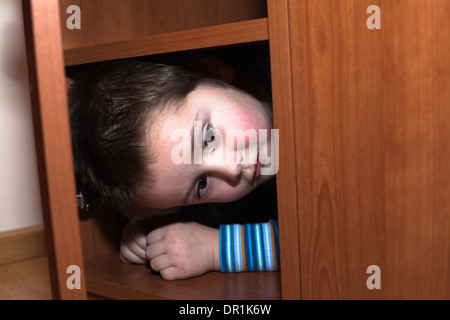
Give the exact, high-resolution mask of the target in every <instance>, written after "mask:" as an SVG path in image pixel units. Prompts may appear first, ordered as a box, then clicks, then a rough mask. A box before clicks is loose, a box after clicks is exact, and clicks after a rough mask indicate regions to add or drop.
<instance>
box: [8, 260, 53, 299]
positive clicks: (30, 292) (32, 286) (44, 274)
mask: <svg viewBox="0 0 450 320" xmlns="http://www.w3.org/2000/svg"><path fill="white" fill-rule="evenodd" d="M51 298H52V291H51V286H50V276H49V272H48V262H47V257H45V256H43V257H36V258H33V259H29V260H24V261H20V262H15V263H10V264H5V265H0V300H49V299H51Z"/></svg>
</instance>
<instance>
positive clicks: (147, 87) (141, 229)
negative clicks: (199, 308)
mask: <svg viewBox="0 0 450 320" xmlns="http://www.w3.org/2000/svg"><path fill="white" fill-rule="evenodd" d="M69 105H70V116H71V127H72V141H73V152H74V158H75V169H76V175H77V184H78V189H79V190H83V191H86V190H89V192H91V193H97V194H99V195H100V196H101V197H102V198H104V199H105V200H106V201H107V202H109V203H112V204H114V205H115V206H117V207H118V208H120V210H121V212H122V213H124V214H125V215H126V216H128V217H130V218H131V222H130V223H129V225H128V226H127V227H126V229H125V230H124V233H123V239H122V244H121V259H122V261H124V262H129V263H145V262H146V261H147V260H149V261H150V266H151V267H152V269H153V270H155V271H158V272H160V274H161V276H162V277H163V278H164V279H166V280H174V279H184V278H189V277H194V276H198V275H201V274H203V273H205V272H208V271H211V270H217V271H220V270H221V271H223V272H233V271H243V270H274V269H276V268H277V266H278V261H277V257H278V247H277V242H276V240H275V241H271V240H270V239H277V233H278V230H277V225H276V222H274V221H271V222H269V223H267V224H261V225H255V226H250V225H247V228H246V230H247V231H246V232H244V230H243V229H241V230H242V234H244V233H245V235H247V238H248V239H249V241H251V239H254V240H255V241H257V243H258V245H259V247H258V246H257V247H253V246H251V245H250V246H249V247H246V246H245V245H244V246H243V247H241V248H239V246H238V245H234V244H233V243H231V244H230V241H231V238H232V236H231V234H233V235H234V236H236V237H239V236H240V234H239V233H241V232H238V231H237V230H238V229H237V228H238V226H233V227H232V229H231V226H229V225H228V226H227V225H223V224H222V222H223V221H226V219H227V217H228V216H229V214H227V212H229V211H230V210H231V211H234V214H238V215H246V214H247V213H249V212H250V213H252V212H253V213H255V214H256V210H253V208H254V203H255V202H254V200H253V201H251V202H250V203H251V205H247V206H246V205H245V204H243V202H242V201H243V200H240V199H241V198H243V197H246V196H249V197H251V196H253V195H254V194H255V193H256V190H255V189H256V188H257V187H258V186H260V185H265V184H266V183H268V182H269V180H271V179H272V178H273V176H274V175H275V173H276V171H274V170H271V168H273V165H274V162H275V157H274V152H273V150H272V149H270V148H271V147H272V145H273V144H272V140H271V139H272V136H271V135H270V134H268V133H271V129H272V119H271V113H270V110H269V108H268V107H267V105H266V104H263V103H261V102H260V101H258V100H257V99H255V98H254V97H252V96H250V95H249V94H246V93H245V92H243V91H240V90H238V89H237V88H234V87H232V86H230V85H228V84H227V83H225V82H222V81H219V80H215V79H210V78H205V77H201V76H199V75H196V74H193V73H190V72H187V71H184V70H182V69H179V68H177V67H173V66H168V65H163V64H154V63H148V62H138V61H118V62H112V63H105V64H101V65H98V66H96V67H95V68H92V69H91V70H89V72H88V74H86V75H81V76H79V77H78V79H77V81H75V83H74V85H73V86H72V88H71V90H70V97H69ZM252 130H254V131H255V132H256V131H257V132H258V133H259V134H258V135H255V136H252V137H253V138H255V137H256V138H255V139H252V138H251V137H249V136H248V135H247V133H248V132H250V133H251V132H252ZM229 132H233V135H230V134H228V133H229ZM177 133H178V134H177ZM186 133H187V134H186ZM183 138H186V139H183ZM235 140H236V141H238V142H237V145H236V144H235ZM239 141H240V142H239ZM266 150H271V151H266ZM269 153H270V154H271V155H270V156H269ZM268 184H270V183H268ZM266 199H269V198H268V197H266ZM211 203H230V205H229V207H227V206H226V205H216V206H213V205H211ZM271 203H272V204H273V203H274V202H273V201H272V202H271ZM230 208H231V209H230ZM236 208H237V209H236ZM269 208H270V211H271V213H275V211H276V209H274V207H273V206H272V207H266V209H269ZM237 211H238V212H237ZM263 211H264V210H263ZM258 212H260V211H258ZM167 213H172V214H173V213H176V214H175V215H178V216H180V217H183V219H185V217H187V216H191V218H192V219H193V220H194V221H203V222H204V223H205V224H208V223H206V220H208V219H209V220H215V221H212V222H211V221H210V223H209V225H210V226H216V227H217V225H218V224H219V225H220V229H216V228H213V227H210V226H207V225H204V224H199V223H196V222H190V223H186V222H182V223H173V224H169V225H168V226H164V227H161V228H157V229H156V230H152V231H151V232H150V230H151V229H150V228H149V227H148V224H147V223H146V220H147V219H148V218H150V217H152V216H154V215H155V214H167ZM214 214H215V216H216V217H217V219H211V217H212V216H213V215H214ZM228 218H229V217H228ZM242 228H243V227H242ZM253 229H254V231H255V232H253V231H252V230H253ZM230 230H236V232H234V233H233V232H232V231H230ZM260 234H261V235H263V236H264V238H261V236H260ZM247 238H246V239H247ZM264 239H265V240H264ZM261 241H264V243H266V245H267V246H269V247H270V248H271V249H270V250H266V251H265V254H266V255H267V256H268V258H267V259H266V260H264V259H263V258H261V257H259V260H258V261H259V262H254V261H252V260H248V259H247V258H250V257H251V255H252V254H251V253H250V252H251V251H252V250H253V251H255V252H259V251H258V250H261V251H260V252H263V253H264V248H261ZM231 246H233V248H234V249H236V250H234V249H233V250H230V247H231ZM227 248H228V249H227ZM246 248H247V250H245V249H246ZM231 251H233V252H231ZM234 251H236V252H237V253H236V254H235V253H234ZM243 251H245V252H246V253H247V255H246V258H245V259H242V258H240V257H241V256H242V252H243ZM269 251H270V252H269ZM234 256H235V257H237V258H236V259H234V260H233V258H232V257H234ZM247 256H248V257H247ZM246 259H247V260H248V261H247V262H248V263H247V264H248V268H247V264H246V263H245V262H246ZM255 261H256V260H255ZM242 262H244V263H243V264H244V265H245V268H244V267H242Z"/></svg>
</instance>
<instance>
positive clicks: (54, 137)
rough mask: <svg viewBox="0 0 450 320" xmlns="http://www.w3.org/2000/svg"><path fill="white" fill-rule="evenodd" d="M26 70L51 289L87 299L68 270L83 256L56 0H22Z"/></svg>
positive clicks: (60, 294) (55, 293) (65, 296)
mask: <svg viewBox="0 0 450 320" xmlns="http://www.w3.org/2000/svg"><path fill="white" fill-rule="evenodd" d="M23 10H24V23H25V32H26V43H27V57H28V71H29V75H30V91H31V100H32V101H31V102H32V113H33V124H34V132H35V139H36V152H37V159H38V168H39V180H40V189H41V199H42V207H43V218H44V226H45V230H46V244H47V255H48V258H49V269H50V278H51V281H52V292H53V297H54V298H55V299H85V298H86V292H85V291H84V289H85V287H84V277H81V289H80V290H69V289H68V288H67V286H66V280H67V277H68V276H69V275H68V274H67V273H66V271H67V267H69V266H70V265H78V266H79V267H80V268H81V270H82V274H83V260H82V254H81V242H80V235H79V227H78V212H77V208H76V202H75V194H76V193H75V182H74V173H73V165H72V150H71V143H70V133H69V116H68V110H67V94H66V88H65V79H64V63H63V54H62V50H63V49H62V44H61V33H60V28H59V23H60V21H59V7H58V1H57V0H48V1H41V0H23Z"/></svg>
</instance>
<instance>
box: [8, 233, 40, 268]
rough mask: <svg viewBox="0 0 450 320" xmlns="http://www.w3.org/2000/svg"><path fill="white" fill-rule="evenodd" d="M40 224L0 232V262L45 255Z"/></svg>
mask: <svg viewBox="0 0 450 320" xmlns="http://www.w3.org/2000/svg"><path fill="white" fill-rule="evenodd" d="M44 238H45V234H44V227H43V226H42V225H38V226H33V227H27V228H22V229H18V230H12V231H8V232H2V233H0V248H2V250H1V251H0V264H5V263H11V262H17V261H20V260H25V259H30V258H34V257H38V256H43V255H45V240H44Z"/></svg>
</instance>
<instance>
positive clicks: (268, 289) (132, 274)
mask: <svg viewBox="0 0 450 320" xmlns="http://www.w3.org/2000/svg"><path fill="white" fill-rule="evenodd" d="M167 3H168V1H156V0H155V1H153V0H147V1H145V0H140V1H101V0H96V1H81V0H79V1H75V0H74V1H66V0H62V1H57V0H48V1H41V0H24V1H23V4H24V17H25V24H26V31H27V48H28V57H29V71H30V81H31V87H30V88H31V92H32V99H33V114H34V124H35V132H36V145H37V150H38V158H39V168H40V177H41V193H42V203H43V208H44V214H45V219H44V220H45V227H46V230H47V232H46V234H47V247H48V253H49V261H50V267H51V277H52V285H53V292H54V296H55V298H64V299H71V298H86V297H87V295H89V296H95V297H106V298H119V299H122V298H133V299H141V298H144V299H145V298H149V299H207V298H212V299H279V298H283V299H449V298H450V276H449V274H450V169H449V165H448V164H449V163H450V152H449V146H450V126H449V125H448V119H449V118H450V102H449V101H450V25H449V24H448V23H447V19H448V15H449V14H450V3H449V2H448V1H446V0H434V1H426V0H398V1H387V0H376V1H366V0H347V1H333V0H315V1H308V0H268V1H267V3H266V2H265V1H257V0H254V1H247V0H246V1H245V2H244V1H237V0H236V1H229V0H228V1H220V0H215V1H200V0H197V1H193V0H191V1H182V0H179V1H174V3H175V4H174V5H173V6H170V7H169V6H168V4H167ZM69 4H76V5H79V7H80V8H81V10H82V19H83V20H82V29H81V30H68V29H67V28H66V27H65V18H66V17H68V15H67V13H66V8H67V6H68V5H69ZM371 5H377V6H378V7H379V9H380V13H381V14H380V19H381V29H369V28H368V27H367V25H366V21H367V19H368V18H369V17H370V16H371V13H370V11H369V13H368V12H367V8H368V7H369V6H371ZM187 11H189V16H187V14H186V12H187ZM61 30H62V31H61ZM61 39H63V40H61ZM254 44H262V45H263V46H266V47H269V49H270V59H271V70H272V95H273V105H274V121H275V127H276V128H278V129H280V165H279V168H280V169H279V172H278V175H277V192H278V208H279V224H280V237H281V238H280V247H281V272H280V273H253V274H252V273H244V274H232V275H223V274H220V273H210V274H208V275H205V276H203V277H199V278H196V279H191V280H187V281H177V282H165V281H162V280H161V279H160V278H159V277H158V276H157V275H152V274H151V273H150V272H149V271H148V270H146V269H145V268H144V267H142V266H129V265H124V264H121V263H120V262H119V261H118V259H116V257H115V256H114V248H112V247H111V246H110V245H108V242H109V239H110V238H113V239H114V238H117V237H118V234H120V226H121V222H120V221H117V222H113V221H111V219H110V218H109V217H106V216H104V214H102V213H99V214H98V216H97V217H96V218H91V219H80V217H79V216H78V213H77V210H76V206H75V201H74V194H75V188H74V179H73V172H72V170H73V169H72V161H71V151H70V150H71V149H70V137H69V126H68V117H67V103H66V87H65V78H64V66H65V65H76V64H84V63H90V62H96V61H102V60H111V59H121V58H128V57H137V56H150V55H155V54H164V53H169V52H180V51H186V50H196V49H205V48H223V47H229V46H236V45H239V46H242V47H243V48H245V46H253V45H254ZM105 225H107V226H108V228H105ZM104 230H108V232H104ZM70 265H79V266H80V267H81V272H82V275H83V277H82V288H81V290H69V289H68V288H67V286H66V280H67V278H68V276H69V274H67V273H66V270H67V267H68V266H70ZM370 266H377V267H378V269H377V271H376V273H375V274H373V275H372V274H371V272H372V271H370V270H372V269H370V268H369V267H370ZM368 272H369V273H368ZM371 276H379V277H378V278H377V280H379V281H380V284H381V288H380V289H369V287H370V283H369V287H368V282H370V281H371V279H372V278H371Z"/></svg>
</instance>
